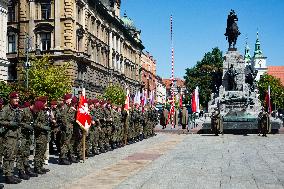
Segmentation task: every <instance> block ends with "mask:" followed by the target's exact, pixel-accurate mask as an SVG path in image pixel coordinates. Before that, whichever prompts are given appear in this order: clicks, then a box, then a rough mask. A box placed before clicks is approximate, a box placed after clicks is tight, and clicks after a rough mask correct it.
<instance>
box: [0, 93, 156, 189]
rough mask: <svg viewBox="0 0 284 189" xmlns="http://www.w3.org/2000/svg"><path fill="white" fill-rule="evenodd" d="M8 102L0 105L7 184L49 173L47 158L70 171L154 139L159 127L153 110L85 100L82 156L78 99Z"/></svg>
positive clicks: (12, 96)
mask: <svg viewBox="0 0 284 189" xmlns="http://www.w3.org/2000/svg"><path fill="white" fill-rule="evenodd" d="M9 99H10V102H8V103H7V104H4V102H3V100H2V99H0V134H1V135H0V142H1V144H0V147H1V148H0V153H1V156H2V157H3V161H2V162H3V163H2V170H3V175H4V177H5V182H6V183H7V184H18V183H20V182H21V181H22V180H29V179H30V178H31V177H38V175H42V174H46V173H48V172H49V171H50V170H49V169H47V168H45V167H44V165H45V160H46V159H47V156H48V153H49V154H54V155H58V156H59V160H58V164H59V165H71V164H72V163H78V162H80V160H83V153H85V154H84V155H85V156H86V157H92V156H95V155H99V154H100V153H106V152H108V151H112V150H114V149H116V148H121V147H123V146H125V145H129V144H132V143H136V142H139V141H141V140H143V139H147V138H149V137H152V136H155V133H154V128H155V126H156V125H157V123H158V121H157V120H158V112H157V111H156V109H155V108H154V106H145V107H144V108H142V107H141V106H140V105H139V104H130V110H129V111H126V110H125V109H124V107H123V106H120V105H115V104H111V102H110V101H104V100H98V99H92V100H91V99H89V100H88V107H89V112H90V114H91V118H92V122H91V127H90V128H89V130H88V132H87V136H86V148H85V152H83V144H82V143H83V142H82V138H83V132H84V131H83V129H82V128H81V127H80V126H79V124H77V123H76V113H77V109H78V108H77V106H78V99H77V97H75V96H72V94H66V95H64V97H63V100H61V101H55V100H52V101H48V100H49V99H47V97H38V98H37V99H35V101H34V102H24V103H20V96H19V94H18V93H17V92H12V93H11V94H10V95H9ZM31 149H32V150H31ZM48 149H49V150H48ZM31 152H32V153H31ZM47 152H48V153H47ZM31 155H33V156H31ZM31 157H33V165H34V167H33V168H32V166H31V164H30V163H29V160H30V158H31ZM14 165H16V170H17V176H15V174H14V168H15V167H14ZM0 186H1V187H0V188H3V187H4V186H3V185H0Z"/></svg>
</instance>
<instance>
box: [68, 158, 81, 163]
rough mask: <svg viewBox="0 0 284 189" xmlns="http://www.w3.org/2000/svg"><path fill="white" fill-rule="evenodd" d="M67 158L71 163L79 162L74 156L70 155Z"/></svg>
mask: <svg viewBox="0 0 284 189" xmlns="http://www.w3.org/2000/svg"><path fill="white" fill-rule="evenodd" d="M69 159H70V162H72V163H79V162H80V161H77V160H76V158H75V157H74V156H71V157H70V158H69Z"/></svg>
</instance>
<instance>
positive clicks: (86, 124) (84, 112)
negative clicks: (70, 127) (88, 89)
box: [76, 89, 92, 131]
mask: <svg viewBox="0 0 284 189" xmlns="http://www.w3.org/2000/svg"><path fill="white" fill-rule="evenodd" d="M91 120H92V118H91V115H90V112H89V108H88V102H87V99H86V96H85V89H83V91H82V95H81V97H80V102H79V106H78V111H77V116H76V122H77V123H78V124H79V125H80V127H82V128H83V129H84V130H86V131H88V130H89V128H90V126H91Z"/></svg>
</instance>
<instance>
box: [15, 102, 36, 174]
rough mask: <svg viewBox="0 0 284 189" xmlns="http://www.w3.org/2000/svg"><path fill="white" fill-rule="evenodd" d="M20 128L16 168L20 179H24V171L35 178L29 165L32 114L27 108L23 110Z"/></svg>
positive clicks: (32, 126) (31, 142) (32, 127)
mask: <svg viewBox="0 0 284 189" xmlns="http://www.w3.org/2000/svg"><path fill="white" fill-rule="evenodd" d="M21 127H22V128H21V135H20V141H21V142H20V144H21V145H20V148H19V149H18V156H17V168H18V170H19V172H20V174H19V176H20V178H23V179H25V177H26V176H25V174H24V171H26V173H27V174H28V175H29V176H34V177H35V176H37V175H36V174H34V173H33V172H32V171H31V167H30V165H29V156H30V147H31V145H32V144H33V141H32V137H33V130H34V125H33V113H32V112H31V110H30V108H29V107H27V108H24V109H23V120H22V122H21ZM26 178H27V177H26Z"/></svg>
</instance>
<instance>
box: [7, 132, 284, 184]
mask: <svg viewBox="0 0 284 189" xmlns="http://www.w3.org/2000/svg"><path fill="white" fill-rule="evenodd" d="M53 162H54V159H53V158H52V159H51V163H50V165H49V166H48V168H50V169H51V171H50V173H48V174H47V175H43V176H40V177H38V178H32V179H31V180H30V181H23V182H22V183H21V184H18V185H5V188H15V189H17V188H19V189H20V188H21V189H25V188H26V189H28V188H29V189H31V188H41V189H47V188H60V189H77V188H78V189H79V188H116V189H135V188H143V189H144V188H145V189H148V188H149V189H158V188H169V189H172V188H178V189H180V188H190V189H194V188H196V189H205V188H206V189H207V188H208V189H215V188H222V189H238V188H243V189H270V188H271V189H278V188H279V189H280V188H281V189H282V188H284V135H282V134H281V135H280V134H279V135H269V136H268V137H267V138H264V137H260V136H257V135H248V136H243V135H224V136H219V137H215V136H212V135H197V134H188V135H185V134H181V135H178V134H169V133H164V134H163V133H159V134H157V136H155V137H152V138H150V139H147V140H143V141H141V142H139V143H135V144H132V145H128V146H126V147H124V148H120V149H117V150H114V151H112V152H108V153H105V154H101V155H99V156H95V157H92V158H89V159H88V160H87V161H86V162H85V163H79V164H73V165H71V166H59V165H57V164H52V163H53Z"/></svg>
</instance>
